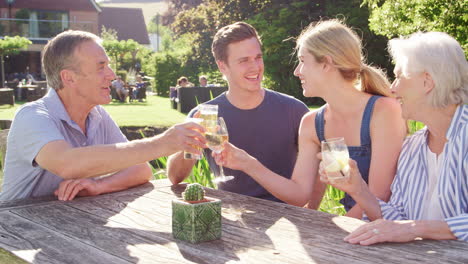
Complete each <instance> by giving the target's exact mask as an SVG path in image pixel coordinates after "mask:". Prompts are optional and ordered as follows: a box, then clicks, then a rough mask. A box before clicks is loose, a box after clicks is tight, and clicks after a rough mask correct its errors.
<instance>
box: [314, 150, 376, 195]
mask: <svg viewBox="0 0 468 264" xmlns="http://www.w3.org/2000/svg"><path fill="white" fill-rule="evenodd" d="M317 157H318V158H319V159H321V160H322V161H321V162H320V164H319V175H320V181H321V182H323V183H326V184H330V185H331V186H333V187H335V188H337V189H340V190H342V191H344V192H346V193H348V194H349V195H351V196H354V195H358V194H359V193H361V192H362V190H363V188H367V184H366V182H365V181H364V180H363V179H362V177H361V173H360V172H359V169H358V167H357V163H356V161H354V160H352V159H349V161H348V165H349V169H348V177H343V176H341V177H337V176H338V175H337V174H340V172H336V171H334V172H330V171H327V170H326V169H325V168H326V164H328V163H326V162H324V161H323V159H322V158H323V153H319V154H318V155H317Z"/></svg>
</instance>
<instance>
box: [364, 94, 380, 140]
mask: <svg viewBox="0 0 468 264" xmlns="http://www.w3.org/2000/svg"><path fill="white" fill-rule="evenodd" d="M380 97H382V96H380V95H373V96H372V97H371V98H369V101H367V105H366V108H365V109H364V113H363V115H362V121H361V146H368V145H369V146H370V145H371V137H370V121H371V118H372V112H373V111H374V105H375V101H377V99H379V98H380Z"/></svg>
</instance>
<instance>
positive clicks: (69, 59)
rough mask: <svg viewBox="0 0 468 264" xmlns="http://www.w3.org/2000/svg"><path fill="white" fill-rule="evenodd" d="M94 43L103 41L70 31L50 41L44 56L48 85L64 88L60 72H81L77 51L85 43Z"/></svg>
mask: <svg viewBox="0 0 468 264" xmlns="http://www.w3.org/2000/svg"><path fill="white" fill-rule="evenodd" d="M88 41H94V42H96V43H101V42H102V40H101V39H100V38H99V37H98V36H96V35H94V34H93V33H90V32H85V31H78V30H68V31H65V32H62V33H60V34H58V35H57V36H55V37H54V38H53V39H52V40H50V41H49V42H48V43H47V45H46V46H45V48H44V53H43V54H42V68H43V69H44V71H45V74H46V77H47V84H48V85H49V86H50V87H51V88H53V89H55V90H60V89H62V88H63V82H62V78H61V76H60V72H61V71H62V70H65V69H71V70H74V71H77V72H79V70H80V67H79V62H78V61H77V58H74V53H75V50H76V49H77V48H78V47H79V46H80V45H81V44H82V43H84V42H88Z"/></svg>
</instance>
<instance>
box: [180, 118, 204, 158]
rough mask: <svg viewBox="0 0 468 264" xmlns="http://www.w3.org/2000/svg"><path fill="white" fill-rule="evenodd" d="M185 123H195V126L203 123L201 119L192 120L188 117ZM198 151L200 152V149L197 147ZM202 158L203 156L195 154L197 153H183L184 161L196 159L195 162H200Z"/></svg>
mask: <svg viewBox="0 0 468 264" xmlns="http://www.w3.org/2000/svg"><path fill="white" fill-rule="evenodd" d="M187 121H189V122H195V123H197V124H200V125H202V123H203V119H201V118H193V117H190V118H187ZM197 149H198V150H200V151H201V150H202V149H201V148H199V147H197ZM202 158H203V155H202V154H197V153H190V152H187V151H184V159H196V160H201V159H202Z"/></svg>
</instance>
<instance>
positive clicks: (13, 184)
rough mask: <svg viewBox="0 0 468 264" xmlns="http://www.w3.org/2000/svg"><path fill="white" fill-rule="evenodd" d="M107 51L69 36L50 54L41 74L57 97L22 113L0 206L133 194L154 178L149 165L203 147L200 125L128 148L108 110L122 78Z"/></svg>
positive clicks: (91, 39) (83, 35)
mask: <svg viewBox="0 0 468 264" xmlns="http://www.w3.org/2000/svg"><path fill="white" fill-rule="evenodd" d="M100 43H101V39H99V38H98V37H97V36H96V35H94V34H92V33H89V32H84V31H65V32H62V33H60V34H58V35H57V36H56V37H54V38H53V39H52V40H50V41H49V42H48V43H47V45H46V46H45V48H44V52H43V57H42V66H43V68H44V71H45V73H46V76H47V82H48V85H49V86H50V87H51V88H53V89H50V90H49V92H48V93H47V95H46V96H45V97H43V98H41V99H39V100H37V101H34V102H31V103H27V104H25V105H23V106H22V107H21V108H20V109H19V110H18V111H17V112H16V115H15V118H14V119H13V122H12V124H11V129H10V132H9V134H8V138H7V152H6V159H5V168H4V181H3V186H2V192H1V193H0V200H2V201H5V200H15V199H24V198H32V197H40V196H48V195H54V194H55V195H57V196H58V199H59V200H64V201H67V200H71V199H73V198H74V197H76V196H94V195H99V194H102V193H108V192H114V191H119V190H123V189H127V188H130V187H133V186H136V185H140V184H143V183H146V182H148V181H149V180H150V179H151V178H152V172H151V169H150V167H149V165H148V164H147V163H146V161H149V160H152V159H155V158H158V157H162V156H168V155H170V154H172V153H175V152H177V151H181V150H184V149H185V150H187V151H190V152H192V153H200V152H199V151H198V150H197V149H196V148H195V147H194V146H199V147H204V142H205V141H204V137H203V135H202V134H201V133H202V132H203V131H204V129H203V127H202V126H200V125H197V124H195V123H184V124H179V125H175V126H173V127H171V128H169V129H168V130H166V131H165V132H164V133H162V134H160V135H158V136H155V137H151V138H146V139H142V140H135V141H132V142H128V141H127V138H125V136H124V135H123V134H122V132H121V131H120V129H119V127H118V126H117V124H116V123H115V122H114V121H113V120H112V119H111V117H110V116H109V114H108V113H107V112H106V111H105V110H104V108H103V107H102V106H101V105H102V104H108V103H110V101H111V97H110V88H109V87H110V85H111V81H112V80H114V79H115V77H116V76H115V74H114V72H113V71H112V69H111V68H110V66H109V58H108V56H107V54H106V52H105V50H104V48H103V47H102V45H101V44H100ZM199 131H200V132H199Z"/></svg>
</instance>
